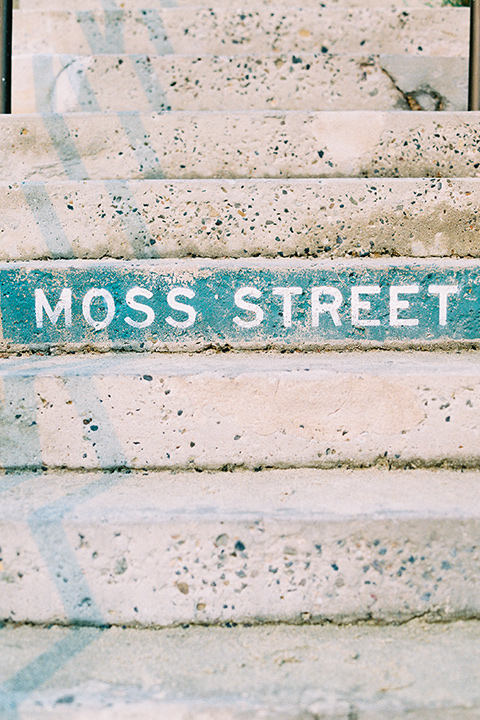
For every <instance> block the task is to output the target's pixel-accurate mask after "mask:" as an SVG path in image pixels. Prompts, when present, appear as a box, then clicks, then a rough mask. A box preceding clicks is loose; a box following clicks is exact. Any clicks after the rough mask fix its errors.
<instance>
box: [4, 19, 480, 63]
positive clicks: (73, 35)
mask: <svg viewBox="0 0 480 720" xmlns="http://www.w3.org/2000/svg"><path fill="white" fill-rule="evenodd" d="M468 20H469V13H468V10H467V9H466V8H461V9H460V10H459V9H458V8H445V9H444V10H442V11H441V12H439V11H438V10H437V9H430V8H423V9H421V10H420V9H415V10H411V11H409V12H408V14H407V13H405V12H401V11H399V10H398V9H391V10H390V11H388V10H383V11H378V10H373V9H369V10H366V9H361V10H351V9H349V10H344V9H340V10H339V9H333V10H332V9H320V10H316V11H314V10H313V9H306V8H303V9H299V8H293V9H288V11H285V9H283V11H282V10H280V11H279V10H278V9H276V8H268V7H264V8H262V7H260V8H258V7H257V8H256V9H252V10H250V11H245V10H243V11H241V12H240V11H237V12H235V11H234V12H232V11H231V10H230V9H227V8H224V9H215V10H212V9H208V10H207V9H205V10H200V9H197V8H195V9H192V8H182V9H181V10H178V9H163V10H162V9H158V10H156V9H152V10H147V11H144V12H143V13H137V14H134V13H132V12H131V11H129V12H122V11H120V10H119V11H107V12H105V13H93V12H88V11H86V12H85V11H84V12H82V11H78V12H76V13H66V12H62V13H60V12H58V13H53V12H51V11H50V12H34V13H25V12H24V13H22V14H17V15H16V17H15V29H14V46H13V50H14V53H16V54H21V53H30V54H34V53H35V54H36V53H78V54H86V55H89V54H92V53H93V54H101V53H133V54H135V53H142V54H145V53H152V54H158V55H163V54H171V53H176V54H178V55H191V54H197V53H198V54H200V55H230V54H235V53H238V52H243V53H265V52H278V53H288V52H318V51H319V50H320V49H321V48H324V51H325V52H326V51H327V50H328V51H329V52H351V53H352V52H359V53H370V52H372V53H391V54H396V53H398V54H402V53H411V54H414V55H445V56H447V55H452V56H456V55H459V56H461V55H462V54H464V53H465V38H466V37H467V36H468ZM38 27H41V28H42V33H38V32H37V29H38Z"/></svg>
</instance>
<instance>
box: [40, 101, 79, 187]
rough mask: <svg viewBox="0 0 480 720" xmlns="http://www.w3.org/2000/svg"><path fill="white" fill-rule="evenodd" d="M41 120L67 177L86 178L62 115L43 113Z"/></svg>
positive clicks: (70, 178) (71, 178)
mask: <svg viewBox="0 0 480 720" xmlns="http://www.w3.org/2000/svg"><path fill="white" fill-rule="evenodd" d="M42 120H43V124H44V125H45V128H46V130H47V132H48V134H49V136H50V140H51V141H52V145H53V147H54V148H55V152H56V153H57V155H58V158H59V160H60V162H61V163H62V167H63V171H64V173H65V175H66V176H67V177H68V179H69V180H88V173H87V171H86V169H85V166H84V165H83V162H82V159H81V157H80V153H79V152H78V150H77V148H76V145H75V141H74V139H73V138H72V135H71V132H70V130H69V128H68V125H67V123H66V122H65V118H64V117H63V115H59V114H55V113H49V114H46V113H45V114H43V115H42Z"/></svg>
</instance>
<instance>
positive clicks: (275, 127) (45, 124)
mask: <svg viewBox="0 0 480 720" xmlns="http://www.w3.org/2000/svg"><path fill="white" fill-rule="evenodd" d="M479 121H480V114H479V113H475V112H471V113H468V114H467V113H452V112H444V113H437V112H424V113H411V112H410V111H405V112H402V111H396V112H373V111H363V112H362V111H352V112H324V113H320V112H300V111H297V112H295V111H288V112H281V111H272V110H270V111H250V112H236V113H234V112H229V111H223V112H222V111H218V112H181V111H179V112H164V113H161V114H157V113H134V112H130V113H122V114H120V115H118V114H116V113H108V114H103V113H99V114H94V115H92V114H90V113H78V114H77V113H72V114H67V115H63V116H58V115H52V114H50V115H48V114H47V115H41V116H36V115H19V116H15V115H14V116H0V179H1V180H2V181H4V182H8V183H12V182H23V181H24V180H35V181H37V180H48V179H65V180H68V179H70V180H104V179H118V180H121V179H122V178H129V179H152V178H159V179H161V178H172V179H174V178H177V179H190V178H191V179H195V178H244V179H245V178H308V177H312V178H313V177H404V178H406V177H434V178H438V177H478V176H480V161H479V157H478V149H477V148H478V145H479V143H480V124H479Z"/></svg>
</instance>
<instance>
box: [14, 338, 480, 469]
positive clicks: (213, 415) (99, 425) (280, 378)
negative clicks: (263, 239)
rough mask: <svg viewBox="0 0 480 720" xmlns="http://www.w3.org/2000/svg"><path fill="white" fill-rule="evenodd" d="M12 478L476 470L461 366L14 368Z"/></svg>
mask: <svg viewBox="0 0 480 720" xmlns="http://www.w3.org/2000/svg"><path fill="white" fill-rule="evenodd" d="M0 372H1V384H2V388H3V390H2V397H3V404H2V408H1V416H0V450H1V457H0V463H1V466H2V467H4V468H23V467H41V466H47V467H53V468H55V467H66V468H118V467H132V468H158V469H159V468H200V469H201V468H204V469H208V468H210V469H220V468H222V467H225V466H227V467H228V466H242V467H246V468H257V467H262V466H267V467H278V468H293V467H305V466H315V467H332V466H333V467H336V466H341V465H343V464H350V465H365V464H367V465H369V464H372V463H377V464H378V463H387V464H391V465H394V466H397V465H398V466H400V467H402V466H405V465H418V466H422V465H438V464H441V463H445V462H447V463H450V464H454V465H461V466H463V465H470V466H476V465H477V464H478V461H479V448H480V430H479V420H478V408H479V394H480V361H479V356H478V355H477V354H476V353H475V352H468V353H464V354H458V355H457V354H453V355H450V354H445V353H440V352H439V353H435V354H433V353H418V354H415V355H412V354H408V353H400V352H397V353H391V352H373V351H372V352H370V353H364V354H357V353H350V354H341V353H340V354H337V353H329V354H326V355H318V354H311V355H308V354H307V355H288V356H287V355H270V354H262V355H257V354H248V353H242V354H240V355H227V356H225V355H224V356H222V355H210V356H198V355H197V356H195V355H193V356H181V355H156V356H139V355H133V356H131V355H128V354H125V355H123V356H118V355H117V356H115V355H111V356H108V355H106V356H100V357H92V356H87V357H83V358H82V357H78V356H77V357H58V358H35V357H28V358H21V359H17V358H11V359H7V360H3V361H2V362H1V365H0Z"/></svg>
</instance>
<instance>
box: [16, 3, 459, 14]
mask: <svg viewBox="0 0 480 720" xmlns="http://www.w3.org/2000/svg"><path fill="white" fill-rule="evenodd" d="M13 2H14V7H15V8H19V7H20V8H21V9H22V10H46V9H49V10H57V11H58V10H60V11H61V10H70V11H76V10H90V11H92V10H93V11H104V10H108V9H111V10H115V9H121V10H132V9H140V10H144V9H145V8H152V7H153V8H155V9H157V10H158V9H159V8H176V7H179V8H189V7H205V6H206V7H208V8H210V7H211V6H212V5H213V6H214V7H215V8H221V7H227V8H231V7H232V3H231V0H215V2H214V3H212V0H155V1H154V2H153V1H152V0H129V1H128V3H127V2H126V0H115V1H114V2H112V1H111V0H109V2H108V3H106V2H105V0H13ZM242 5H243V7H244V8H245V9H247V10H249V9H250V8H252V7H253V8H258V7H259V6H262V5H265V6H267V7H271V6H274V7H277V6H278V7H288V8H290V7H291V6H292V2H291V0H243V2H242ZM319 5H320V6H322V7H328V8H335V7H338V8H345V7H346V8H352V7H367V8H370V7H375V8H383V9H385V8H386V9H390V8H396V9H398V8H402V9H403V8H421V7H437V8H438V7H443V5H444V0H328V2H327V1H326V0H323V2H321V3H319V2H318V0H302V3H301V6H302V7H313V8H315V9H318V6H319ZM443 10H445V8H444V7H443V9H442V12H443Z"/></svg>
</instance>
